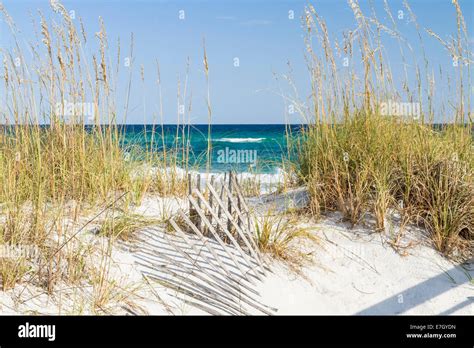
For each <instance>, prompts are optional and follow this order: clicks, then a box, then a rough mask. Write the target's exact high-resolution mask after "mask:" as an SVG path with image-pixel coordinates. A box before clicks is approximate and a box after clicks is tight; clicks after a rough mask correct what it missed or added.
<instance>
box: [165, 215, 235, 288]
mask: <svg viewBox="0 0 474 348" xmlns="http://www.w3.org/2000/svg"><path fill="white" fill-rule="evenodd" d="M170 222H171V224H172V225H173V227H174V228H175V230H176V231H177V232H178V234H179V235H180V236H181V237H182V238H183V239H184V240H186V242H187V243H188V245H190V246H191V248H192V249H193V250H195V251H196V253H198V254H199V255H200V257H202V258H203V259H204V260H205V261H207V262H208V263H209V264H210V265H211V266H212V267H213V268H214V269H215V270H216V271H217V273H219V274H220V275H222V276H227V277H229V278H230V279H233V276H232V274H230V273H228V272H224V273H222V270H221V269H220V268H219V267H217V266H215V265H214V263H213V262H212V261H211V260H210V259H209V258H208V257H207V256H206V255H204V254H202V253H199V250H197V248H196V247H195V245H194V244H192V243H190V241H189V239H188V237H186V234H185V233H184V232H183V231H182V230H181V229H180V228H179V226H178V225H177V224H176V223H175V222H174V221H173V219H171V220H170ZM170 243H173V242H172V241H171V240H170ZM173 244H174V247H175V248H176V250H178V251H180V252H181V253H185V252H184V251H182V250H181V248H180V247H179V246H177V245H175V243H173ZM186 254H187V253H186ZM214 255H215V256H214ZM214 255H213V256H214V258H219V256H218V255H217V254H214ZM188 257H189V258H191V257H190V256H189V255H188ZM216 261H217V260H216ZM197 267H200V266H199V265H197ZM203 271H204V270H203ZM204 272H206V271H204ZM228 284H229V286H230V287H232V288H234V289H235V288H236V287H235V286H233V285H232V284H230V283H228ZM238 285H239V286H240V285H241V284H240V282H238ZM239 291H241V290H240V289H239Z"/></svg>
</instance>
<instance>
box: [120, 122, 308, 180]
mask: <svg viewBox="0 0 474 348" xmlns="http://www.w3.org/2000/svg"><path fill="white" fill-rule="evenodd" d="M121 127H123V134H124V146H125V148H133V147H136V146H138V147H142V148H146V147H150V146H152V144H153V148H154V149H155V150H156V151H160V150H161V149H162V148H163V141H162V139H163V138H162V136H161V134H162V131H163V133H164V135H165V136H164V142H165V146H166V147H167V148H170V147H174V146H175V145H176V144H178V146H179V148H180V149H182V148H183V147H184V148H186V147H187V148H188V149H189V153H190V165H191V167H194V168H195V169H197V170H204V169H205V168H206V152H207V148H208V125H191V126H189V127H188V126H184V127H182V126H176V125H164V126H163V128H162V126H160V125H157V126H154V128H153V126H150V125H124V126H121ZM288 127H290V128H291V132H292V133H294V134H297V133H298V130H299V129H300V127H301V126H296V125H292V126H288V125H286V126H285V125H283V124H278V125H239V124H231V125H212V127H211V137H210V138H211V149H212V151H211V154H212V156H211V158H212V162H211V171H213V172H222V171H226V170H229V169H233V170H236V171H238V172H254V173H276V172H277V171H278V170H279V169H278V168H279V167H281V161H282V158H285V159H287V158H288V150H287V149H288V148H287V136H286V134H287V130H288ZM153 132H154V133H155V135H154V137H155V139H154V141H153V142H152V133H153ZM178 152H181V151H178Z"/></svg>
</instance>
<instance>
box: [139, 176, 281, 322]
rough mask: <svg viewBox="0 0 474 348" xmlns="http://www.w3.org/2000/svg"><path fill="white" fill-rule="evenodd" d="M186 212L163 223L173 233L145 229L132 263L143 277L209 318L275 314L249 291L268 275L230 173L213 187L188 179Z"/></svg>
mask: <svg viewBox="0 0 474 348" xmlns="http://www.w3.org/2000/svg"><path fill="white" fill-rule="evenodd" d="M188 179H189V195H188V200H189V207H188V211H184V210H178V212H177V214H176V216H174V217H172V218H171V219H170V220H169V222H170V225H171V227H172V228H173V230H174V232H175V233H171V234H170V233H166V232H164V231H160V230H158V229H157V230H156V231H150V230H149V231H146V232H145V233H144V234H143V235H142V237H141V239H140V244H139V247H138V249H139V251H138V252H137V256H136V257H137V259H138V261H137V263H138V264H139V265H140V267H141V268H142V272H143V274H144V276H146V277H147V279H150V280H153V281H155V282H157V283H159V284H161V285H162V286H163V287H165V288H167V289H169V290H170V294H171V296H174V297H177V298H179V299H180V300H182V301H184V302H185V303H187V304H188V305H191V306H194V307H196V308H199V309H201V310H203V311H205V312H207V313H210V314H215V315H217V314H231V315H247V314H262V313H263V314H268V315H271V314H273V313H275V311H276V310H275V309H273V308H270V307H268V306H266V305H264V304H263V303H261V302H260V300H259V293H258V291H257V290H255V288H256V285H257V282H259V281H262V280H263V278H264V277H265V275H266V274H267V273H268V272H269V271H270V269H269V268H268V266H267V265H265V263H264V260H263V258H262V255H261V254H260V252H259V249H258V247H257V245H256V242H255V239H254V234H253V233H254V232H253V226H254V221H253V217H252V214H251V212H250V209H249V207H248V205H247V203H246V201H245V198H244V196H243V194H242V190H241V188H240V186H239V183H238V181H237V179H236V176H235V174H234V173H232V172H229V173H226V176H225V179H224V182H223V183H221V185H220V187H216V186H218V185H215V183H214V178H211V180H210V181H209V182H207V183H206V184H205V185H204V187H203V188H201V187H200V186H201V185H200V184H201V180H200V177H199V176H198V177H197V180H196V182H195V183H194V185H193V181H192V180H191V179H192V178H191V177H189V178H188Z"/></svg>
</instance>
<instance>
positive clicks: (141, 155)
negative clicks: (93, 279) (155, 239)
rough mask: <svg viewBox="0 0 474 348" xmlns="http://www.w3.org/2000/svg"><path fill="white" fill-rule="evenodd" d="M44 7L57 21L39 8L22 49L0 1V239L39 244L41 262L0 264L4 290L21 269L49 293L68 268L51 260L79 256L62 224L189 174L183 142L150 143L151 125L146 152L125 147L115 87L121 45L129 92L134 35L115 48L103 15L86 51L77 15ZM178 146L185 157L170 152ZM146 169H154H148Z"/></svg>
mask: <svg viewBox="0 0 474 348" xmlns="http://www.w3.org/2000/svg"><path fill="white" fill-rule="evenodd" d="M51 7H52V10H53V11H54V12H55V14H53V18H54V19H53V20H51V21H47V20H46V19H45V17H44V16H43V14H42V13H40V14H39V17H40V22H39V24H38V25H37V28H36V29H37V30H36V37H35V38H34V39H35V40H33V42H32V43H31V44H27V45H26V46H25V44H24V42H26V41H24V40H22V39H20V38H19V35H20V34H19V31H18V29H17V28H16V26H15V23H14V21H13V19H12V18H11V17H10V16H9V14H8V12H7V10H6V9H5V8H4V6H3V5H2V4H1V3H0V12H1V15H3V18H4V19H5V22H6V23H7V25H8V26H9V28H10V31H11V35H12V36H11V37H12V42H14V45H13V48H12V49H11V50H5V49H2V51H1V53H2V56H3V58H4V59H3V64H2V74H1V75H2V81H1V83H2V86H1V90H2V93H1V96H0V103H1V105H2V107H1V109H0V122H1V124H2V126H1V128H0V219H1V226H0V243H1V244H8V245H22V244H23V245H32V246H37V247H38V248H39V249H40V253H41V255H42V259H43V261H44V262H43V264H42V265H40V264H41V262H40V263H35V262H33V263H31V262H30V261H32V260H22V261H21V262H16V263H15V264H14V265H8V267H7V268H8V270H9V271H8V274H6V273H5V272H6V271H5V267H6V266H5V267H4V263H2V264H1V265H0V266H1V269H2V271H1V272H0V280H1V281H2V282H3V286H4V288H5V287H6V286H7V287H11V286H12V284H15V283H16V282H19V281H21V280H25V279H24V275H25V274H27V273H29V274H30V280H31V281H34V282H36V284H40V285H42V286H43V285H44V286H45V287H46V288H47V289H48V291H51V290H52V289H53V288H54V285H55V284H56V283H57V282H59V281H68V279H70V277H69V275H68V274H63V273H61V272H59V271H58V267H59V265H61V264H62V263H64V262H74V260H77V259H78V258H77V257H71V255H68V254H67V253H66V250H70V249H71V248H69V247H68V246H69V244H74V242H75V239H71V238H72V237H70V235H71V233H74V232H75V230H77V228H75V229H74V228H71V227H65V226H69V225H66V224H65V222H66V221H69V219H72V220H73V221H74V222H75V223H77V224H79V222H80V221H81V220H80V218H81V216H82V215H84V214H85V215H87V210H86V209H87V208H90V207H95V208H96V209H97V207H103V206H107V205H109V204H111V202H112V203H113V205H114V206H113V207H112V209H113V208H115V205H116V204H117V205H118V204H121V205H122V206H123V204H125V205H126V204H129V203H137V202H139V201H140V200H141V198H142V197H143V196H144V194H145V193H146V192H157V193H159V194H161V195H171V194H184V193H185V192H186V183H187V181H186V180H185V177H183V176H182V175H181V174H180V172H179V170H178V168H177V167H178V165H181V164H182V163H180V162H178V158H186V156H185V153H184V151H186V150H185V148H181V147H179V146H178V145H176V147H174V146H172V147H171V148H161V149H160V151H158V150H156V148H157V147H156V146H155V145H156V144H157V143H158V144H159V142H161V139H160V136H161V135H160V134H155V127H152V129H153V130H152V134H151V141H150V142H148V144H150V145H149V146H148V147H147V148H146V149H137V148H127V147H125V146H124V144H123V141H124V134H123V128H122V127H121V126H120V125H119V123H121V122H125V121H126V118H127V113H128V104H129V102H128V99H129V97H127V98H126V99H125V105H124V106H123V107H122V106H121V105H120V106H118V105H117V96H116V94H115V93H116V90H117V86H118V82H117V81H118V79H119V75H120V71H121V62H122V61H123V57H122V55H123V54H124V53H123V51H126V53H125V54H127V55H128V56H129V57H130V62H131V66H130V67H129V69H130V71H129V73H128V78H129V80H130V83H129V84H128V92H127V93H126V95H127V96H129V95H130V89H131V88H132V86H131V80H132V69H133V36H132V39H131V44H130V47H129V48H128V49H126V50H124V49H123V48H121V47H120V43H119V44H118V50H117V52H116V53H115V54H112V53H111V52H110V50H109V43H108V37H107V32H106V30H105V26H104V23H103V22H102V21H101V20H100V31H99V32H97V33H95V37H94V38H93V40H96V44H92V47H95V46H97V50H96V51H95V52H92V53H91V52H90V47H89V46H88V43H89V42H90V41H91V40H92V39H91V37H90V36H89V35H88V34H87V33H86V31H85V28H84V27H83V25H82V22H81V21H80V20H76V21H73V20H72V19H71V18H70V16H69V13H68V11H67V10H66V9H65V8H64V6H63V5H62V4H60V2H58V1H55V2H51ZM75 23H78V24H77V25H76V24H75ZM24 52H26V54H25V53H24ZM121 52H122V53H121ZM27 62H28V63H27ZM141 73H142V79H143V76H144V72H143V70H142V72H141ZM158 74H159V72H158ZM158 88H159V89H160V91H161V87H160V86H158ZM160 93H161V92H160ZM161 116H162V115H161ZM163 144H164V140H163ZM178 151H181V152H183V154H182V155H181V156H177V152H178ZM151 167H154V168H155V170H153V171H150V170H148V169H149V168H151ZM140 168H144V170H143V171H141V172H140V170H139V169H140ZM185 168H186V167H185ZM144 173H145V174H144ZM137 174H138V175H137ZM118 198H120V200H119V199H118ZM108 249H110V248H108ZM51 250H52V251H51ZM76 252H77V253H79V251H78V250H76ZM23 261H25V262H26V261H28V262H26V263H27V264H28V265H29V266H28V267H26V266H25V262H23ZM2 262H3V261H2ZM38 267H39V268H38ZM74 267H75V266H74V265H71V267H68V269H74ZM76 273H77V272H76ZM79 273H81V272H79ZM74 274H75V273H74ZM32 275H34V276H32ZM38 276H39V277H38ZM83 276H85V277H87V275H86V274H83ZM13 278H14V279H13Z"/></svg>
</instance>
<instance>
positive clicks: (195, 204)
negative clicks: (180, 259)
mask: <svg viewBox="0 0 474 348" xmlns="http://www.w3.org/2000/svg"><path fill="white" fill-rule="evenodd" d="M189 201H190V202H191V203H192V204H193V207H194V209H196V211H197V213H198V214H199V216H200V217H201V219H202V220H203V221H204V223H205V224H206V225H207V227H208V228H209V231H210V232H211V234H212V235H213V236H214V238H215V239H216V241H217V242H218V243H219V244H220V246H221V247H222V248H223V249H224V251H225V252H226V253H227V255H229V256H230V258H231V259H232V261H234V263H235V265H236V266H237V268H238V269H239V271H240V272H242V275H243V276H244V277H245V279H247V280H248V281H249V282H251V283H253V284H254V285H255V282H254V281H253V279H251V278H249V276H248V275H247V272H245V271H244V270H243V269H242V267H241V265H240V264H239V262H238V261H237V259H236V258H235V256H234V254H233V253H232V252H230V250H229V248H228V247H227V246H226V245H225V243H224V242H223V241H222V240H221V238H220V237H219V236H218V235H217V233H216V231H215V230H214V227H213V226H212V225H211V224H210V223H209V220H207V218H206V215H205V214H204V213H203V212H202V210H201V209H200V208H199V206H198V203H197V202H196V200H195V199H194V198H193V197H192V196H189ZM224 232H225V231H224Z"/></svg>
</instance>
